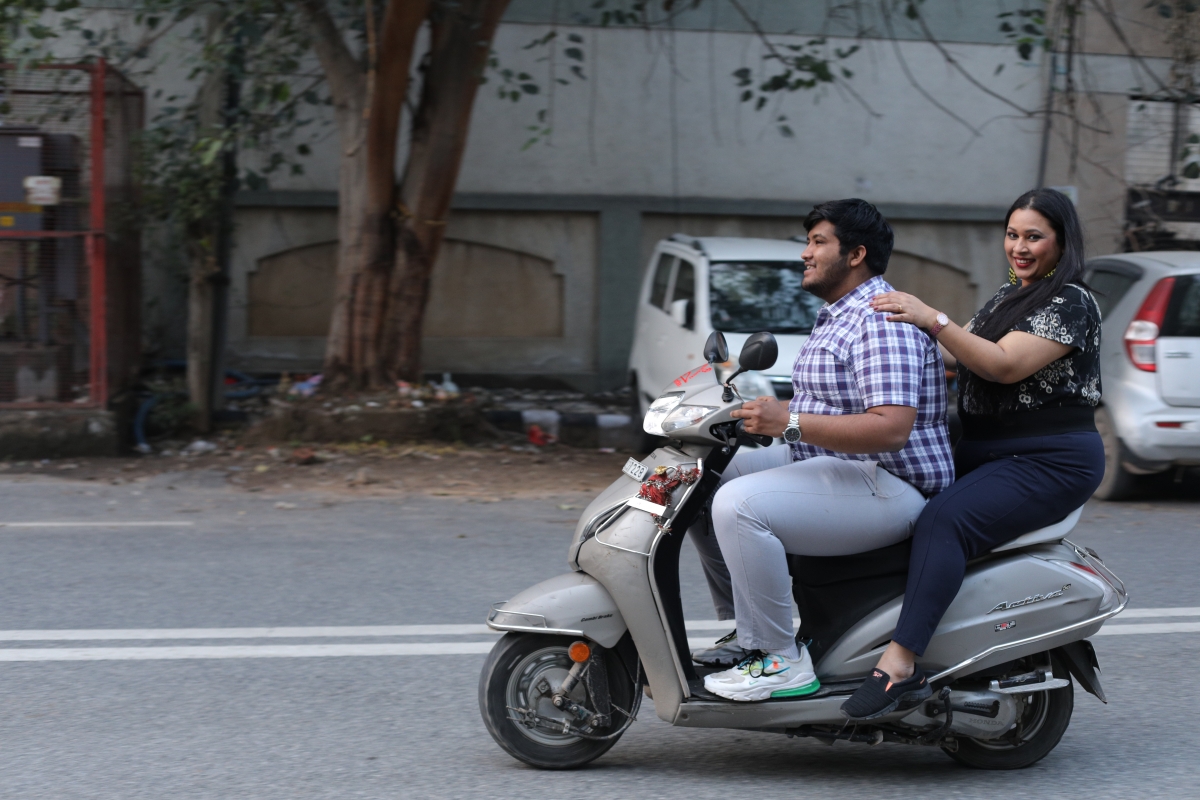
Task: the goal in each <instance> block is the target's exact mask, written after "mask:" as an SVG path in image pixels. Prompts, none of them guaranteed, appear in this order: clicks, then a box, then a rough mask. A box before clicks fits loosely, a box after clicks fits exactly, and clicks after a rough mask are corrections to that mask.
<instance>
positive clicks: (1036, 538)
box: [992, 506, 1083, 553]
mask: <svg viewBox="0 0 1200 800" xmlns="http://www.w3.org/2000/svg"><path fill="white" fill-rule="evenodd" d="M1081 514H1083V506H1080V507H1079V508H1077V509H1075V510H1074V511H1072V512H1071V513H1070V514H1067V516H1065V517H1063V518H1062V519H1061V520H1059V521H1058V522H1056V523H1054V524H1053V525H1047V526H1046V527H1044V528H1038V529H1037V530H1036V531H1030V532H1029V533H1025V534H1022V535H1020V536H1018V537H1017V538H1015V539H1013V540H1012V541H1011V542H1005V543H1004V544H1002V545H1000V546H999V547H993V548H992V552H993V553H1000V552H1003V551H1005V550H1020V549H1021V548H1022V547H1030V546H1032V545H1035V544H1046V543H1047V542H1057V541H1060V540H1061V539H1062V538H1063V537H1064V536H1066V535H1067V534H1068V533H1070V532H1071V529H1072V528H1074V527H1075V524H1076V523H1077V522H1079V517H1080V515H1081Z"/></svg>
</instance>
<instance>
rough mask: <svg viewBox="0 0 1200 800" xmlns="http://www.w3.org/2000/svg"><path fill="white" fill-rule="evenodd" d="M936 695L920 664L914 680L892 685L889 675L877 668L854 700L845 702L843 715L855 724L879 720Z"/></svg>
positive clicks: (913, 676) (915, 671) (853, 695)
mask: <svg viewBox="0 0 1200 800" xmlns="http://www.w3.org/2000/svg"><path fill="white" fill-rule="evenodd" d="M932 696H933V688H932V687H930V685H929V681H927V680H925V673H924V672H922V671H921V667H920V665H916V669H915V670H914V671H913V674H912V677H911V678H908V679H906V680H902V681H900V682H899V683H892V679H891V678H890V677H889V676H888V674H887V673H886V672H884V671H883V670H881V669H876V670H875V671H874V672H872V673H871V677H869V678H867V681H866V683H864V684H863V685H862V686H860V687H858V691H856V692H855V693H854V694H852V695H850V699H849V700H847V701H846V702H844V703H842V713H843V714H845V715H846V716H847V717H849V718H850V720H851V721H852V722H866V721H867V720H871V719H878V718H879V717H882V716H884V715H886V714H890V713H892V712H893V711H905V710H907V709H910V708H916V707H917V706H919V705H921V703H923V702H925V701H926V700H928V699H929V698H930V697H932Z"/></svg>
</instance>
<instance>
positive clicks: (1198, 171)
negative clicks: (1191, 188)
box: [1183, 161, 1200, 181]
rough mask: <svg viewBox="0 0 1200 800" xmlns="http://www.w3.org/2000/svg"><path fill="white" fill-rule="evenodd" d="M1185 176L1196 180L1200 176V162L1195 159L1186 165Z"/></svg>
mask: <svg viewBox="0 0 1200 800" xmlns="http://www.w3.org/2000/svg"><path fill="white" fill-rule="evenodd" d="M1183 177H1185V178H1187V179H1188V180H1190V181H1194V180H1196V178H1200V163H1197V162H1195V161H1193V162H1192V163H1190V164H1188V165H1187V166H1186V167H1184V168H1183Z"/></svg>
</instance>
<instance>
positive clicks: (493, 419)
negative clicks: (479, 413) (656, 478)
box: [484, 408, 634, 450]
mask: <svg viewBox="0 0 1200 800" xmlns="http://www.w3.org/2000/svg"><path fill="white" fill-rule="evenodd" d="M484 418H485V419H487V421H488V422H490V423H491V424H492V425H494V426H495V427H496V428H498V429H500V430H502V431H511V432H514V433H526V432H528V431H529V428H530V426H532V425H537V426H538V427H539V428H541V429H542V431H543V432H545V433H548V434H550V435H551V436H553V437H554V438H556V439H557V440H558V441H560V442H562V443H563V444H566V445H570V446H572V447H590V448H600V447H611V448H614V449H621V450H627V449H630V448H631V447H632V445H633V434H634V428H633V420H632V419H631V418H630V416H629V415H628V414H593V413H578V412H569V411H567V412H561V411H555V410H553V409H541V408H530V409H525V410H523V411H514V410H509V409H491V410H488V411H485V412H484Z"/></svg>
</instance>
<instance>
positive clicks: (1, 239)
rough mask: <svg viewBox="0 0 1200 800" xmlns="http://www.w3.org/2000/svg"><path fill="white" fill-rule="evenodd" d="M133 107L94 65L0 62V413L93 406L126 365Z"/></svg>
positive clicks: (138, 104)
mask: <svg viewBox="0 0 1200 800" xmlns="http://www.w3.org/2000/svg"><path fill="white" fill-rule="evenodd" d="M142 114H143V96H142V92H141V90H140V89H138V88H137V87H136V86H134V85H133V84H132V83H130V82H129V81H128V80H127V79H126V78H124V77H123V76H122V75H120V73H118V72H116V71H115V70H112V69H111V68H109V67H108V66H107V65H106V64H105V62H104V61H102V60H99V61H94V62H91V63H87V64H48V65H38V66H36V67H32V68H24V69H21V68H18V67H17V66H15V65H0V122H2V124H0V408H14V407H16V408H42V407H47V406H61V405H70V406H74V407H80V406H90V407H105V406H106V405H107V404H108V400H109V396H110V389H111V388H112V385H113V383H114V382H115V383H117V384H118V385H120V384H123V383H124V382H126V381H127V380H128V379H129V378H130V376H131V375H132V374H134V373H135V371H136V367H137V361H138V352H139V350H140V322H139V320H140V313H139V307H140V248H139V243H138V234H137V226H136V220H135V215H134V214H133V213H132V211H133V203H134V201H135V200H136V196H135V192H134V180H133V172H134V171H133V157H134V141H135V139H136V134H137V132H138V131H139V130H140V129H141V125H142ZM114 206H115V207H118V208H121V209H126V208H127V209H128V210H129V212H130V213H125V214H116V215H114V216H112V217H110V210H111V209H112V208H113V207H114ZM114 259H116V261H117V266H116V269H113V268H111V267H112V265H113V262H114Z"/></svg>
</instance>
